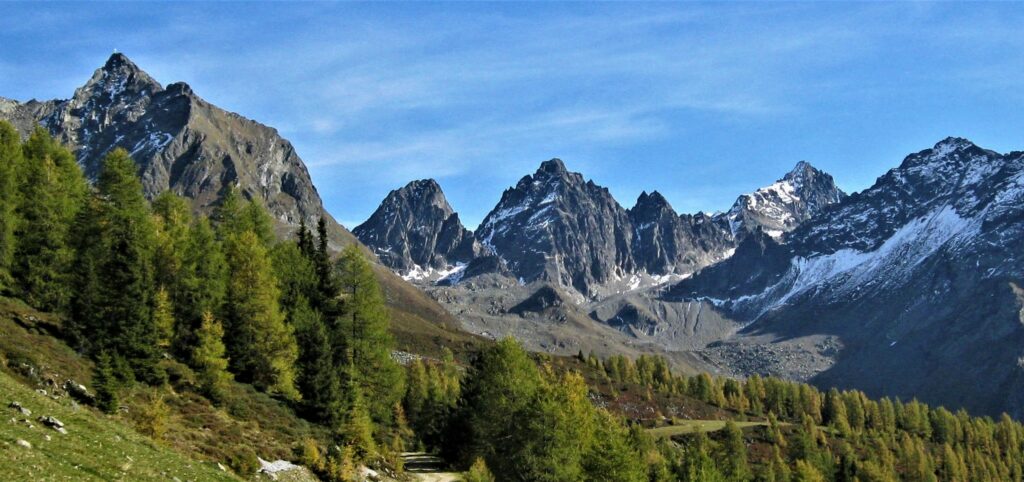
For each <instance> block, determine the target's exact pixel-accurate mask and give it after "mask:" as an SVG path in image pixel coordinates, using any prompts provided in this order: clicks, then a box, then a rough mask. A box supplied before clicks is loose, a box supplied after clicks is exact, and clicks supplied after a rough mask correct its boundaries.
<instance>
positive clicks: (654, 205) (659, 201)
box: [630, 191, 675, 212]
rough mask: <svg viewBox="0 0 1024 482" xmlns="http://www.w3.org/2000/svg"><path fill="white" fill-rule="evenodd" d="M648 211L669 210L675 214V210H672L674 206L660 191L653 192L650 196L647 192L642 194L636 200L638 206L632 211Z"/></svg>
mask: <svg viewBox="0 0 1024 482" xmlns="http://www.w3.org/2000/svg"><path fill="white" fill-rule="evenodd" d="M648 209H657V210H661V209H667V210H670V211H673V212H675V210H673V209H672V205H671V204H669V203H668V200H667V199H665V196H662V195H661V193H660V192H658V191H651V193H650V194H648V193H647V191H643V192H641V193H640V196H639V197H637V199H636V204H634V205H633V207H632V208H631V209H630V211H635V210H648Z"/></svg>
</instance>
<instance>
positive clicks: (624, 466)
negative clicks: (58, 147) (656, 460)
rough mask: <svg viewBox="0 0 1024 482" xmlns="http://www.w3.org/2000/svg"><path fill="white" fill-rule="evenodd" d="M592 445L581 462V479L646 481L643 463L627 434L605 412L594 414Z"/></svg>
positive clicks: (618, 423)
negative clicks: (582, 474)
mask: <svg viewBox="0 0 1024 482" xmlns="http://www.w3.org/2000/svg"><path fill="white" fill-rule="evenodd" d="M594 426H595V431H594V436H593V443H591V444H590V447H589V448H588V451H587V454H586V456H585V457H584V459H583V471H584V479H586V480H616V481H623V482H629V481H636V482H642V481H645V480H647V474H646V471H645V470H644V469H645V468H644V466H643V459H642V457H641V454H640V453H638V452H637V451H636V450H635V449H634V448H633V446H632V445H630V443H629V442H630V441H629V431H628V430H627V429H626V428H625V426H623V424H622V422H621V421H620V420H618V419H616V418H615V417H613V416H612V415H611V414H610V413H608V412H607V411H605V410H603V409H602V410H596V420H595V425H594Z"/></svg>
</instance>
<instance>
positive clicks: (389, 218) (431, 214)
mask: <svg viewBox="0 0 1024 482" xmlns="http://www.w3.org/2000/svg"><path fill="white" fill-rule="evenodd" d="M352 233H353V234H355V235H356V237H357V238H359V240H360V241H362V242H363V244H365V245H366V246H367V247H369V248H370V249H372V250H373V251H374V252H375V253H377V257H378V258H380V260H381V262H383V263H384V264H385V265H387V266H389V267H391V268H392V269H394V270H395V271H397V272H398V273H399V274H401V275H402V276H403V277H405V278H407V279H416V280H421V279H425V280H437V279H441V278H444V277H446V276H448V275H450V274H453V273H455V272H456V271H457V270H460V269H462V268H464V267H465V265H466V264H468V263H469V262H470V261H472V260H473V259H474V258H475V257H476V256H478V255H480V254H481V252H482V250H481V249H480V245H479V244H478V243H476V240H475V239H474V238H473V233H471V232H470V231H468V230H467V229H466V228H465V227H464V226H463V225H462V223H461V222H460V221H459V215H458V214H456V213H455V212H454V211H453V210H452V207H451V206H450V205H449V204H448V200H447V199H445V197H444V193H443V192H441V186H439V185H438V184H437V182H435V181H434V180H432V179H428V180H422V181H413V182H410V183H409V184H408V185H406V186H405V187H403V188H401V189H396V190H394V191H391V192H390V193H389V194H388V196H387V198H385V199H384V202H382V203H381V205H380V207H378V208H377V210H376V211H374V213H373V215H371V216H370V218H369V219H368V220H367V221H366V222H364V223H363V224H360V225H359V226H357V227H356V228H355V229H353V230H352Z"/></svg>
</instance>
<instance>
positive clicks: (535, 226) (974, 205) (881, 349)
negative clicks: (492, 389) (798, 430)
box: [356, 138, 1024, 416]
mask: <svg viewBox="0 0 1024 482" xmlns="http://www.w3.org/2000/svg"><path fill="white" fill-rule="evenodd" d="M1022 170H1024V154H1022V153H1020V152H1012V153H1008V154H1000V153H996V152H993V151H990V150H986V149H983V148H981V147H978V146H976V145H974V144H973V143H971V142H970V141H968V140H965V139H960V138H948V139H945V140H943V141H941V142H939V143H937V144H936V145H935V146H933V147H932V148H930V149H925V150H923V151H921V152H918V153H915V154H912V155H910V156H908V157H907V158H906V159H904V160H903V162H902V163H901V164H900V165H899V166H898V167H896V168H894V169H892V170H890V171H889V172H887V173H885V174H884V175H883V176H881V177H880V178H879V179H878V180H877V182H876V183H875V184H874V185H873V186H871V187H870V188H868V189H866V190H864V191H862V192H858V193H854V194H852V195H847V194H845V193H844V192H842V191H841V190H840V189H839V188H837V187H836V185H835V182H834V181H833V179H832V177H831V176H829V175H828V174H827V173H824V172H822V171H820V170H817V169H815V168H814V167H812V166H811V165H810V164H808V163H806V162H800V163H798V164H797V166H796V167H795V168H794V170H793V171H791V172H789V173H787V174H785V175H784V176H783V177H782V178H781V179H779V180H778V181H777V182H775V183H772V184H770V185H769V186H766V187H764V188H762V189H758V190H756V191H755V192H753V193H749V194H744V195H741V196H739V197H738V199H737V201H736V202H735V204H734V205H733V206H732V208H731V209H729V210H728V211H726V212H725V213H721V214H714V215H708V214H704V213H696V214H692V215H690V214H682V215H680V214H677V213H676V212H675V211H674V210H673V209H672V207H671V206H670V205H669V203H668V202H667V201H666V200H665V199H664V197H663V196H661V195H660V194H659V193H657V192H656V191H655V192H651V193H647V192H645V193H643V194H641V195H640V197H639V199H638V200H637V202H636V203H635V205H634V206H633V207H632V208H629V209H625V208H623V207H622V206H620V205H619V204H618V203H617V202H616V201H615V199H613V198H612V196H611V194H610V193H609V192H608V190H607V189H605V188H603V187H601V186H599V185H597V184H595V183H594V182H593V181H585V180H584V178H583V176H582V175H580V174H578V173H573V172H570V171H568V170H567V169H566V168H565V166H564V164H563V162H562V161H560V160H558V159H553V160H550V161H546V162H544V163H542V164H541V166H540V167H539V168H538V170H537V171H536V172H535V173H534V174H532V175H528V176H525V177H523V178H522V179H521V180H520V181H519V182H518V183H517V184H516V185H515V186H513V187H511V188H509V189H507V190H506V191H505V192H504V193H503V194H502V196H501V200H500V201H499V203H498V205H497V206H495V208H494V209H493V210H491V212H490V213H489V214H488V215H487V216H486V217H485V218H484V220H483V222H482V223H481V225H480V227H479V228H478V229H477V231H476V232H475V233H472V234H471V235H470V234H468V232H467V231H465V228H464V227H461V226H459V232H460V233H461V237H460V239H461V240H466V239H469V237H471V238H472V239H473V240H474V243H470V242H469V241H463V242H464V243H465V245H466V246H473V249H472V250H470V249H464V250H462V251H461V252H460V253H459V255H457V256H450V254H449V253H451V251H444V250H437V249H434V248H431V247H429V246H426V245H423V244H419V245H416V246H414V247H410V246H408V245H406V244H404V242H405V241H404V240H406V239H408V238H402V237H400V236H394V235H392V236H391V237H390V238H384V237H381V236H380V235H379V234H377V233H383V232H392V231H393V230H394V229H395V226H394V225H393V224H389V223H388V222H387V218H385V217H383V216H379V215H378V214H375V215H374V216H373V217H371V218H370V220H368V221H367V222H366V223H364V224H363V225H361V226H360V227H359V228H357V229H356V234H357V235H358V236H359V237H360V239H361V240H362V241H363V242H364V243H365V244H367V246H369V247H370V248H371V249H373V250H375V251H377V252H378V253H384V252H387V253H403V252H406V251H410V250H412V251H415V250H424V249H425V250H427V251H431V249H433V251H431V252H432V257H431V258H430V259H432V260H433V262H432V264H431V265H430V267H429V268H422V266H421V265H419V264H418V263H417V262H416V261H415V260H413V259H412V258H409V257H405V256H401V257H400V258H401V260H391V261H385V262H387V263H389V265H390V266H392V268H394V269H396V270H398V271H399V272H401V273H403V274H405V275H406V276H408V275H409V273H410V272H416V273H419V275H418V276H417V280H418V281H417V282H418V283H419V285H420V286H421V287H422V288H423V289H425V290H427V291H428V292H430V293H431V294H432V295H433V296H434V297H435V299H438V300H439V301H441V302H442V304H445V305H447V306H448V308H449V310H450V311H453V313H456V315H457V316H459V317H460V318H461V319H462V322H463V325H464V326H466V327H467V328H468V329H470V330H474V331H477V332H478V333H482V334H485V335H490V336H501V335H506V334H512V335H514V336H517V337H520V338H523V339H525V340H526V341H527V342H528V343H529V342H530V341H532V342H533V346H534V347H535V348H537V349H543V350H549V351H555V352H569V353H574V352H575V350H577V349H584V348H587V349H596V350H598V351H602V350H611V351H614V350H622V349H639V350H641V351H662V352H665V353H668V354H670V356H674V359H675V360H676V362H677V363H679V364H681V365H685V366H690V367H697V368H702V369H710V370H714V371H718V372H722V373H728V374H732V375H740V376H743V375H750V374H753V373H760V374H769V375H777V376H784V377H788V378H792V379H798V380H809V381H812V382H814V383H818V384H820V385H822V386H840V387H849V388H859V389H863V390H865V391H867V392H868V393H869V394H871V395H879V396H881V395H892V396H899V397H902V398H904V399H909V398H913V397H920V398H922V399H924V400H926V401H929V402H936V403H942V404H946V405H949V406H957V407H960V406H962V407H967V408H970V409H972V410H976V411H979V412H982V413H991V414H995V413H999V412H1002V411H1006V412H1009V413H1011V414H1014V415H1016V416H1021V415H1024V400H1022V399H1021V396H1020V395H1019V394H1020V393H1024V392H1022V391H1021V389H1022V388H1024V385H1022V381H1021V375H1022V369H1024V362H1022V361H1021V360H1024V350H1022V349H1021V348H1020V347H1021V346H1024V344H1022V342H1024V326H1022V325H1024V311H1022V310H1021V306H1022V301H1024V289H1022V288H1021V286H1022V284H1021V277H1022V275H1024V266H1022V261H1021V256H1020V247H1021V246H1024V239H1022V234H1024V225H1022V223H1024V209H1022V208H1021V206H1022V203H1021V201H1022V199H1021V198H1022V196H1024V171H1022ZM424 182H429V183H430V185H431V186H432V189H431V191H430V199H435V200H436V199H443V195H442V194H441V193H440V188H439V187H438V186H437V184H436V183H435V182H433V181H417V182H414V183H412V184H410V185H409V186H406V187H405V188H402V189H399V190H397V191H395V192H393V193H392V195H397V196H400V197H402V198H403V199H404V203H406V204H411V205H419V204H423V203H426V202H427V201H426V200H422V201H417V200H416V199H417V194H416V193H417V192H418V191H416V189H415V186H418V185H421V184H422V183H424ZM390 197H391V196H389V198H390ZM442 204H443V205H444V206H446V210H445V213H446V218H445V219H452V218H453V217H454V216H456V215H455V214H454V213H453V212H452V210H451V208H450V207H447V206H448V203H447V202H446V201H445V202H443V203H442ZM385 205H390V204H388V203H385ZM381 209H385V207H384V206H382V208H381ZM378 213H380V210H379V211H378ZM401 219H402V222H403V223H404V225H406V226H413V227H415V229H421V230H422V229H426V230H427V231H430V230H431V228H430V227H429V226H432V225H433V226H440V225H439V224H438V223H436V222H434V223H433V224H431V223H427V222H419V221H416V220H410V219H409V218H408V217H403V218H401ZM433 236H434V237H438V236H437V235H436V234H435V235H433ZM389 241H397V243H391V242H389ZM477 245H479V248H477V247H476V246H477ZM470 253H473V254H472V256H470V255H469V254H470ZM382 259H391V258H382ZM410 267H411V268H410ZM410 269H411V270H412V271H408V270H410ZM427 272H429V273H432V274H433V276H423V273H427ZM608 329H611V330H613V331H614V332H615V334H614V335H608V332H607V330H608ZM574 336H575V337H574ZM588 338H596V339H599V340H600V341H599V342H598V343H593V342H587V341H585V340H586V339H588Z"/></svg>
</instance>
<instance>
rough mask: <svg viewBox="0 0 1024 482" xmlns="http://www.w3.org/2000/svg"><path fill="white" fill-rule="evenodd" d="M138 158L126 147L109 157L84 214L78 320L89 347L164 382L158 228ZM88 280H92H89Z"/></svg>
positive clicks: (75, 309) (78, 273) (76, 304)
mask: <svg viewBox="0 0 1024 482" xmlns="http://www.w3.org/2000/svg"><path fill="white" fill-rule="evenodd" d="M135 170H136V167H135V163H134V162H133V161H132V159H131V158H130V157H128V153H127V152H126V151H125V150H124V149H115V150H114V151H113V152H111V153H110V154H108V155H107V157H106V158H105V159H104V163H103V170H102V171H101V173H100V176H99V180H98V182H97V187H98V191H99V192H98V198H97V199H96V200H95V201H94V202H92V203H91V204H90V208H89V209H88V210H87V211H88V212H87V214H86V215H85V216H84V217H82V218H81V219H80V221H79V222H78V227H79V228H80V229H81V230H82V231H83V232H80V233H79V234H78V235H77V238H78V240H79V242H78V248H79V249H78V261H77V263H76V279H77V283H78V284H77V287H78V288H79V289H78V290H76V298H75V300H74V303H73V311H72V320H73V322H74V323H73V324H76V325H78V326H77V327H76V329H75V330H73V331H74V332H76V333H82V334H88V338H89V339H90V340H92V341H91V342H90V343H87V344H86V346H85V348H87V349H90V348H91V349H92V350H94V351H95V350H97V349H98V350H99V351H103V350H106V351H110V352H111V353H112V354H113V356H115V357H123V358H124V359H125V360H126V361H127V362H128V363H129V364H130V365H131V367H132V370H133V372H134V374H135V376H136V377H137V378H140V379H142V380H143V381H147V382H150V383H154V382H159V381H160V380H162V374H161V373H160V372H159V370H158V369H157V362H158V360H159V349H158V348H159V344H158V336H159V334H158V331H157V330H156V328H155V324H154V318H153V307H154V292H155V286H154V277H153V252H154V246H155V230H154V226H153V223H152V218H151V217H150V213H149V204H148V203H147V202H146V199H145V198H144V197H143V195H142V184H141V183H140V182H139V179H138V178H137V177H136V174H135ZM86 284H92V286H87V285H86Z"/></svg>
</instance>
